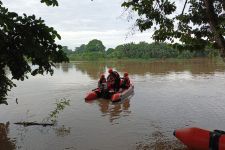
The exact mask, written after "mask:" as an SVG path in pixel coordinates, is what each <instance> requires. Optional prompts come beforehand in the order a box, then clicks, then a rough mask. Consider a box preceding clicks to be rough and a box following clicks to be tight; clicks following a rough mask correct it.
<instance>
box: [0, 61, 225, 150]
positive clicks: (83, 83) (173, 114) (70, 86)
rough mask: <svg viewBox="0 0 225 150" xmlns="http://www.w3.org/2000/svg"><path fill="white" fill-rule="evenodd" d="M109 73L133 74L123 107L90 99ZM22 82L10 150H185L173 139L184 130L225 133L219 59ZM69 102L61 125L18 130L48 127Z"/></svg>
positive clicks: (223, 70)
mask: <svg viewBox="0 0 225 150" xmlns="http://www.w3.org/2000/svg"><path fill="white" fill-rule="evenodd" d="M109 67H113V68H114V69H115V70H117V71H118V72H119V73H120V74H121V75H122V74H123V72H125V71H127V72H129V76H130V79H131V81H132V82H133V83H134V95H133V96H132V97H131V98H130V99H128V100H125V101H124V102H123V103H117V104H112V103H111V102H110V101H109V100H104V99H99V100H96V101H93V102H90V103H86V102H85V101H84V96H85V94H86V93H87V92H88V91H90V90H91V89H94V88H95V87H96V85H97V80H98V77H99V75H100V74H101V73H103V72H105V73H106V75H107V68H109ZM15 83H16V84H17V87H16V88H13V89H12V91H11V92H10V93H9V95H8V103H9V105H0V114H1V115H0V122H1V123H0V132H1V138H0V145H1V148H0V149H4V150H12V149H22V150H31V149H32V150H80V149H82V150H83V149H85V150H113V149H116V150H141V149H156V150H163V149H165V150H167V149H177V150H178V149H182V150H183V149H185V147H184V146H183V145H182V144H181V143H180V142H179V141H178V140H177V139H176V138H175V137H174V136H173V131H174V130H175V129H177V128H183V127H201V128H206V129H209V130H213V129H220V130H225V126H224V124H225V115H224V112H225V90H224V89H225V65H224V64H223V63H222V62H218V61H216V60H211V59H190V60H179V61H177V60H158V61H153V62H147V61H142V62H135V61H118V62H71V63H69V64H57V65H56V69H55V72H54V75H53V76H50V75H45V76H42V75H38V76H35V77H32V76H31V77H29V79H27V80H25V81H15ZM62 98H65V99H67V100H70V106H66V107H65V109H64V110H63V111H62V112H60V113H59V114H58V117H57V125H56V126H53V127H42V126H29V127H23V126H20V125H15V124H14V123H15V122H19V121H37V122H41V121H42V120H43V119H44V118H46V117H47V116H48V115H49V114H50V113H51V111H53V110H54V108H55V107H56V104H55V103H56V101H58V100H60V99H62ZM16 99H17V100H16Z"/></svg>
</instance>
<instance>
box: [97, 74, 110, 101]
mask: <svg viewBox="0 0 225 150" xmlns="http://www.w3.org/2000/svg"><path fill="white" fill-rule="evenodd" d="M98 88H99V89H100V91H99V93H98V95H99V96H100V97H107V93H108V88H107V82H106V78H105V75H104V74H101V76H100V79H99V81H98Z"/></svg>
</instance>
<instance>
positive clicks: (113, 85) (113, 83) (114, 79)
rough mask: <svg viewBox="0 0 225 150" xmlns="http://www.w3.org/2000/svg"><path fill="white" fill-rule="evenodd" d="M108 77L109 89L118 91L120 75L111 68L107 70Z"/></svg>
mask: <svg viewBox="0 0 225 150" xmlns="http://www.w3.org/2000/svg"><path fill="white" fill-rule="evenodd" d="M108 73H109V75H108V77H107V85H108V89H109V90H112V89H113V90H114V91H115V92H117V91H119V89H120V75H119V74H118V72H116V71H113V69H112V68H109V70H108Z"/></svg>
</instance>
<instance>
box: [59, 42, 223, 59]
mask: <svg viewBox="0 0 225 150" xmlns="http://www.w3.org/2000/svg"><path fill="white" fill-rule="evenodd" d="M63 50H64V52H65V53H66V54H67V55H68V57H69V59H70V60H104V59H152V58H161V59H163V58H193V57H216V56H218V55H219V53H218V51H217V50H212V49H211V48H207V49H204V50H201V49H198V50H189V49H185V48H183V46H182V45H180V44H177V45H173V46H172V45H170V44H167V43H146V42H140V43H138V44H135V43H127V44H122V45H118V46H117V47H116V48H115V49H113V48H109V49H107V50H106V48H105V46H104V45H103V43H102V41H100V40H97V39H94V40H91V41H90V42H89V43H88V44H87V45H85V44H82V45H81V46H80V47H76V48H75V50H74V51H72V50H70V49H68V47H67V46H64V47H63Z"/></svg>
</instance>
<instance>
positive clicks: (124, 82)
mask: <svg viewBox="0 0 225 150" xmlns="http://www.w3.org/2000/svg"><path fill="white" fill-rule="evenodd" d="M129 87H130V79H129V77H128V73H127V72H125V73H124V76H123V80H122V83H121V88H122V89H128V88H129Z"/></svg>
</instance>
